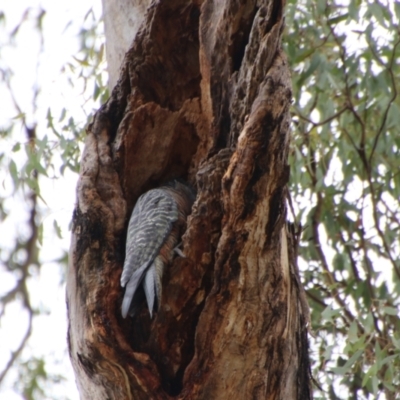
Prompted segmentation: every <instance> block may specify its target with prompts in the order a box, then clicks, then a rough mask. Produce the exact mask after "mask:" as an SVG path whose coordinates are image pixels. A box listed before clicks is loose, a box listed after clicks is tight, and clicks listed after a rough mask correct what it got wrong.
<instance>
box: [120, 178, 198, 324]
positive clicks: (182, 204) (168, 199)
mask: <svg viewBox="0 0 400 400" xmlns="http://www.w3.org/2000/svg"><path fill="white" fill-rule="evenodd" d="M193 201H194V193H193V191H192V190H191V189H190V188H189V187H188V186H187V185H185V184H183V183H182V182H179V181H177V180H174V181H172V182H170V183H168V184H167V185H165V186H162V187H160V188H157V189H152V190H149V191H148V192H146V193H144V194H143V195H142V196H140V197H139V199H138V201H137V203H136V205H135V207H134V209H133V212H132V215H131V219H130V221H129V226H128V234H127V240H126V255H125V262H124V267H123V270H122V275H121V286H122V287H125V286H126V290H125V295H124V299H123V301H122V316H123V317H124V318H125V317H126V316H127V315H128V313H129V312H130V314H131V315H133V314H134V308H135V305H134V304H132V299H133V296H134V295H135V292H136V290H137V288H138V287H139V285H140V284H141V283H142V284H143V289H144V293H145V296H146V300H147V305H148V308H149V312H150V316H152V315H153V308H154V303H155V299H157V307H158V306H159V304H160V301H161V292H162V287H161V286H162V276H163V272H164V266H165V264H167V263H168V262H170V261H171V259H172V256H173V251H174V248H175V247H176V245H177V244H178V239H179V238H180V236H181V234H182V233H183V229H184V227H185V225H186V218H187V216H188V215H189V214H190V210H191V208H192V204H193Z"/></svg>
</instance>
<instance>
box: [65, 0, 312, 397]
mask: <svg viewBox="0 0 400 400" xmlns="http://www.w3.org/2000/svg"><path fill="white" fill-rule="evenodd" d="M138 4H139V3H138ZM141 16H142V18H143V23H142V25H141V27H140V29H139V30H138V31H137V32H136V31H135V32H134V35H135V40H134V41H133V44H132V46H131V48H130V49H129V51H128V52H127V53H126V56H125V58H124V61H123V64H122V68H121V72H120V77H119V80H118V83H117V85H116V86H115V88H114V90H113V92H112V95H111V97H110V99H109V100H108V102H107V103H106V104H104V106H102V107H101V109H100V110H99V111H98V112H97V113H96V115H95V118H94V121H93V123H92V124H91V126H90V127H89V129H88V137H87V141H86V146H85V151H84V154H83V157H82V163H81V174H80V180H79V183H78V188H77V205H76V209H75V213H74V218H73V234H72V242H71V256H70V267H69V272H68V279H67V303H68V318H69V330H68V343H69V350H70V357H71V360H72V363H73V367H74V370H75V374H76V378H77V384H78V387H79V391H80V393H81V397H82V398H83V399H109V398H112V399H114V398H115V399H172V398H175V399H182V400H183V399H207V400H208V399H229V398H231V397H232V396H235V398H237V399H282V400H283V399H284V400H290V399H299V400H300V399H302V400H304V399H311V398H312V394H311V385H310V375H309V364H308V344H307V323H308V308H307V303H306V301H305V297H304V291H303V288H302V286H301V283H300V279H299V276H298V271H297V266H296V257H297V254H296V248H297V239H296V235H295V233H294V230H293V228H292V227H291V226H290V224H288V223H287V221H286V196H287V182H288V178H289V167H288V165H287V156H288V150H289V137H290V134H289V127H290V114H289V106H290V102H291V89H290V87H291V86H290V75H289V67H288V63H287V61H286V58H285V55H284V54H283V52H282V50H281V42H280V41H281V35H282V30H283V2H281V1H267V0H264V1H260V2H256V1H246V2H237V1H227V2H218V1H215V0H214V1H212V0H205V1H204V2H202V3H197V2H196V3H193V2H188V1H187V0H186V1H185V0H172V1H168V2H152V3H151V4H150V6H149V8H148V10H147V13H145V14H144V13H142V14H141ZM175 177H181V178H184V179H186V180H187V181H189V182H190V183H191V184H192V185H193V186H194V187H196V188H197V198H196V202H195V204H194V206H193V210H192V214H191V216H190V217H189V220H188V227H187V231H186V233H185V235H184V237H183V251H184V253H185V255H186V257H185V258H181V257H177V258H175V260H174V261H173V263H172V264H171V265H170V266H169V267H168V269H167V271H166V273H165V276H164V278H163V294H162V296H163V297H162V304H161V307H160V310H159V311H158V313H157V314H156V316H155V317H153V319H152V320H150V317H149V315H148V312H147V310H146V306H145V304H143V307H142V308H141V310H140V311H139V312H138V314H137V315H135V317H134V318H128V319H126V320H123V319H122V318H121V316H120V314H121V313H120V307H121V301H122V294H123V292H122V289H121V288H120V284H119V278H120V275H121V270H122V265H123V259H124V248H125V239H126V228H127V223H128V219H129V215H130V213H131V211H132V209H133V206H134V203H135V201H136V200H137V198H138V197H139V196H140V194H142V193H143V192H144V191H146V190H148V189H150V188H153V187H156V186H158V185H160V184H161V183H163V182H165V181H167V180H169V179H171V178H175Z"/></svg>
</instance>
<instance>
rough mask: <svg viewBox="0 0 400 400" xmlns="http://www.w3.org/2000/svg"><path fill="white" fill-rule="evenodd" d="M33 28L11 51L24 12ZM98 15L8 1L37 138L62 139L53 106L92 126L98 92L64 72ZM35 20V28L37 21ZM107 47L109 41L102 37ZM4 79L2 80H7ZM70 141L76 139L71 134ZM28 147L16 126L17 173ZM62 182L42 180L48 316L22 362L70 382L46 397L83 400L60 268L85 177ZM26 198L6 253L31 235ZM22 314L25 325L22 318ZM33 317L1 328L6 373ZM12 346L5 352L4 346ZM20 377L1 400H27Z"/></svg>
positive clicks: (17, 73)
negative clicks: (54, 129) (87, 19)
mask: <svg viewBox="0 0 400 400" xmlns="http://www.w3.org/2000/svg"><path fill="white" fill-rule="evenodd" d="M28 8H29V9H30V10H31V11H29V13H28V14H27V22H25V23H24V24H23V25H22V26H23V27H22V29H21V30H20V32H19V33H18V35H17V36H16V39H15V46H14V47H11V46H6V45H5V44H7V43H8V37H9V33H10V32H11V31H12V30H13V29H14V28H15V27H16V26H17V25H18V23H19V22H20V21H21V19H22V16H23V14H24V12H25V11H26V10H27V9H28ZM40 8H42V9H43V10H45V11H46V14H45V17H44V19H43V37H44V43H43V44H44V51H43V52H42V53H41V52H40V37H39V35H38V31H37V28H36V27H35V25H34V23H33V21H34V18H33V17H34V16H35V15H37V14H38V10H40ZM90 8H94V12H95V16H96V18H97V19H99V17H100V15H101V2H100V0H98V1H96V2H93V1H89V0H71V1H68V2H62V1H54V0H42V1H39V0H18V1H11V0H5V1H3V2H2V5H1V6H0V12H3V13H4V14H5V16H6V22H5V25H4V24H2V26H0V46H1V50H0V69H3V70H4V69H5V68H9V70H11V71H12V72H13V79H12V91H13V93H14V96H15V98H16V101H17V103H18V104H19V106H20V108H21V109H22V110H23V112H25V113H26V116H27V121H28V123H30V124H31V123H36V124H37V136H38V137H39V138H43V136H44V135H47V136H48V137H49V140H54V141H55V137H54V136H52V134H51V132H50V130H49V129H48V128H47V120H46V114H47V110H48V108H49V107H50V108H51V109H52V112H53V116H54V119H55V120H58V118H59V116H60V114H61V110H62V109H63V108H64V107H65V108H66V109H67V111H68V114H69V116H73V118H74V119H75V120H76V121H79V122H84V121H85V120H86V118H87V115H88V114H89V113H91V112H92V110H94V109H96V108H97V107H98V104H94V103H93V102H91V101H86V100H87V99H88V98H90V96H91V95H92V94H93V87H89V88H87V90H86V91H84V90H83V81H79V79H76V78H73V83H74V84H73V85H71V84H68V80H67V77H68V76H67V74H66V73H62V72H61V69H62V67H63V66H64V65H65V64H66V63H68V62H73V59H72V57H73V56H74V55H76V54H77V52H78V50H79V42H78V39H77V33H78V32H79V30H80V28H81V27H82V24H83V20H84V16H85V15H86V13H87V12H88V10H89V9H90ZM31 20H32V21H31ZM99 40H103V38H99ZM0 79H1V78H0ZM35 86H38V87H39V88H40V95H39V97H38V99H37V100H38V101H37V104H36V110H35V109H34V108H33V107H32V98H33V90H34V88H35ZM16 114H17V113H16V110H15V108H14V107H13V105H12V101H11V98H10V96H9V91H8V89H7V87H6V86H5V84H4V82H2V81H0V127H5V126H8V125H9V123H10V120H12V119H13V118H14V117H15V116H16ZM66 135H68V132H66ZM17 142H21V143H22V144H24V143H25V142H26V136H25V132H24V130H23V129H22V127H21V126H20V124H16V127H15V128H14V130H13V135H12V138H11V139H7V140H5V139H2V143H1V149H2V152H4V153H5V154H6V156H9V155H10V156H11V154H12V158H13V159H14V160H15V161H16V163H17V167H20V166H21V165H23V164H24V162H25V153H24V152H23V151H20V152H18V153H11V149H12V148H13V146H14V145H15V143H17ZM54 162H55V164H56V166H57V165H58V166H59V165H61V162H60V159H59V156H58V155H57V149H56V148H55V151H54ZM4 165H5V164H2V170H0V191H1V192H2V196H4V195H11V194H12V188H13V186H12V181H11V179H10V177H9V175H8V170H7V171H5V170H4ZM54 175H56V176H58V179H52V178H51V177H49V178H42V179H41V181H40V185H41V192H42V196H43V198H44V200H45V202H46V204H45V203H43V202H42V201H39V207H40V210H41V215H40V221H41V222H42V223H43V226H44V237H43V246H42V247H41V257H40V258H41V261H42V266H41V272H40V274H39V273H38V272H37V271H35V270H33V271H32V274H33V278H32V279H30V281H29V291H30V293H31V299H32V305H33V307H34V308H35V309H39V310H41V311H42V313H41V315H40V316H38V317H35V318H34V325H33V333H32V336H31V339H30V340H29V344H28V346H27V348H26V349H25V350H24V352H23V354H22V360H23V361H27V360H29V359H31V358H32V357H39V358H41V357H43V358H45V360H46V362H47V366H46V371H47V372H48V373H51V374H53V375H63V376H65V377H66V378H67V381H64V382H60V383H55V384H51V385H50V386H49V385H46V386H45V388H46V395H47V396H50V397H46V398H51V399H70V400H75V399H78V398H79V396H78V391H77V389H76V386H75V382H74V376H73V372H72V367H71V365H70V361H69V356H68V351H67V347H66V332H67V320H66V307H65V285H63V284H61V285H60V281H62V276H63V273H64V268H63V267H60V265H58V264H57V263H56V262H54V261H55V260H56V259H57V258H59V257H60V256H61V255H62V254H63V251H65V250H67V249H68V247H69V242H70V231H69V223H70V220H71V216H72V211H73V207H74V203H75V187H76V181H77V175H76V174H74V173H72V172H69V171H67V172H66V173H65V175H64V176H61V177H60V174H59V171H58V167H57V168H56V169H55V171H54ZM25 200H26V197H25V194H24V193H22V192H20V193H18V194H17V195H16V196H13V197H9V198H8V199H7V201H5V202H4V207H5V208H6V209H7V210H9V212H10V216H9V217H8V218H7V219H6V220H5V222H4V223H2V224H1V225H0V240H1V242H2V248H4V247H5V248H7V247H8V248H10V247H11V246H12V244H13V243H14V240H15V237H24V236H26V235H27V232H26V231H24V230H26V225H25V221H26V220H27V211H26V205H25ZM55 220H56V221H57V223H58V225H59V226H60V227H61V231H62V235H63V238H62V239H59V238H58V237H57V236H56V235H55V233H54V228H53V224H54V221H55ZM1 262H2V260H0V276H1V279H0V293H4V292H5V291H6V290H7V289H10V288H11V287H13V286H14V282H15V277H14V276H13V275H11V274H10V275H9V274H7V273H5V271H4V268H3V267H2V266H1ZM16 315H18V318H16ZM26 326H27V324H26V315H24V313H23V311H22V308H21V306H20V305H19V304H18V303H15V304H12V305H11V306H9V307H8V308H7V309H6V314H5V316H4V318H3V319H2V321H1V325H0V343H2V345H1V347H0V370H2V369H3V367H4V365H5V364H6V362H7V361H8V359H9V356H10V351H12V350H14V349H15V348H16V347H17V345H18V344H19V342H20V339H21V337H22V336H23V334H24V332H25V329H26ZM4 344H5V345H4ZM17 377H18V371H17V370H16V369H14V370H12V371H11V372H10V373H9V375H8V377H7V379H6V381H5V384H4V385H3V386H2V387H1V388H0V399H7V400H21V399H23V397H22V396H21V395H19V394H17V392H16V391H15V390H14V385H15V381H16V380H17Z"/></svg>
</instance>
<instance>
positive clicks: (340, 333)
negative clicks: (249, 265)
mask: <svg viewBox="0 0 400 400" xmlns="http://www.w3.org/2000/svg"><path fill="white" fill-rule="evenodd" d="M399 18H400V3H399V2H398V1H396V2H375V1H362V0H349V1H348V2H345V3H343V2H338V1H337V2H335V1H328V0H318V1H317V2H314V1H309V0H300V1H289V3H288V5H287V12H286V22H287V35H286V37H285V40H284V46H285V50H286V52H287V54H288V57H289V61H290V63H291V65H292V69H293V73H292V78H293V89H294V99H295V102H294V105H293V109H292V112H293V146H292V153H291V160H290V162H291V171H292V177H291V193H292V196H293V198H294V200H295V203H296V204H297V210H296V211H297V216H298V222H299V223H301V225H302V226H303V235H302V241H301V249H300V254H301V259H300V267H301V269H302V270H303V274H304V281H305V286H306V290H307V293H308V295H309V303H310V306H311V311H312V329H313V331H314V334H315V337H314V338H313V339H312V343H311V350H312V352H311V355H312V363H313V365H312V372H313V376H314V378H315V379H316V381H317V382H318V385H319V386H320V388H316V393H315V397H316V398H320V399H378V398H379V399H383V398H387V399H394V398H395V397H394V396H395V395H396V394H397V393H400V348H399V340H400V333H399V332H400V319H399V303H400V300H399V299H400V258H399V255H400V254H399V253H400V243H399V232H400V204H399V199H400V162H399V159H400V146H399V145H400V100H399V96H398V91H399V78H400V64H399V62H398V60H399V58H400V28H399Z"/></svg>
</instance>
